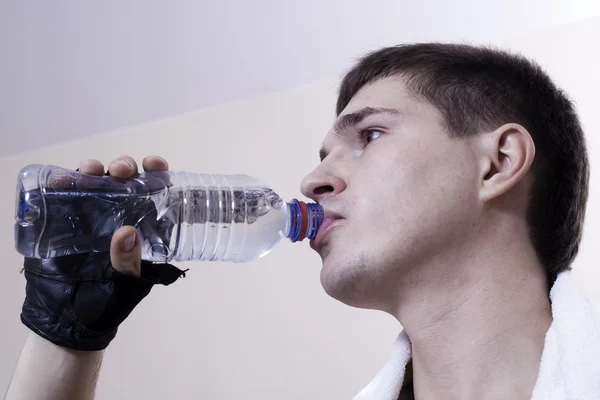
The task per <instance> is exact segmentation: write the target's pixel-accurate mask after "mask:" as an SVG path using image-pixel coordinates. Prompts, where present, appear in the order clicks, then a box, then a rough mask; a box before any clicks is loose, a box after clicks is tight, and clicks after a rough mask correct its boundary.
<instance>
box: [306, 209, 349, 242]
mask: <svg viewBox="0 0 600 400" xmlns="http://www.w3.org/2000/svg"><path fill="white" fill-rule="evenodd" d="M341 221H342V217H341V216H340V215H339V214H337V213H334V212H331V211H327V210H326V211H325V218H324V219H323V222H321V226H320V227H319V231H318V232H317V236H316V237H315V239H314V240H311V242H310V247H312V248H313V249H315V250H317V249H319V248H320V247H321V246H322V245H323V244H324V242H325V239H326V238H327V236H328V234H329V232H331V231H332V230H333V229H334V228H335V227H336V226H338V225H340V222H341Z"/></svg>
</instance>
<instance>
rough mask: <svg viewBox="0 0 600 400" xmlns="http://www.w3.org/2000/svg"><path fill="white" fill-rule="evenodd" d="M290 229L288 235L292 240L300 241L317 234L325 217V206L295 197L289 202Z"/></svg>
mask: <svg viewBox="0 0 600 400" xmlns="http://www.w3.org/2000/svg"><path fill="white" fill-rule="evenodd" d="M287 208H288V229H287V231H286V237H287V238H288V239H290V240H291V241H292V242H299V241H302V240H304V239H305V238H308V239H309V240H312V239H314V238H315V237H316V236H317V232H318V231H319V227H320V226H321V223H322V222H323V219H324V218H325V214H324V211H323V207H322V206H321V205H320V204H316V203H308V204H306V203H305V202H303V201H298V200H296V199H293V200H292V201H290V202H289V203H287Z"/></svg>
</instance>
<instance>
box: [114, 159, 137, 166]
mask: <svg viewBox="0 0 600 400" xmlns="http://www.w3.org/2000/svg"><path fill="white" fill-rule="evenodd" d="M115 165H120V166H122V167H126V168H133V165H131V164H129V162H128V161H125V160H119V161H117V162H116V164H115Z"/></svg>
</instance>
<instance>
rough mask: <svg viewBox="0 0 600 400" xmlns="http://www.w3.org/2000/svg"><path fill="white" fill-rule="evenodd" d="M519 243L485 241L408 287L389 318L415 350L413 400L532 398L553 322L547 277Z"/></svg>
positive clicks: (529, 251)
mask: <svg viewBox="0 0 600 400" xmlns="http://www.w3.org/2000/svg"><path fill="white" fill-rule="evenodd" d="M524 243H529V242H528V241H527V240H513V243H512V244H507V243H494V242H493V241H488V243H487V246H486V247H481V246H478V247H476V248H477V252H468V251H462V252H461V253H462V254H463V255H464V256H463V257H457V256H454V257H448V256H446V257H444V259H445V260H446V262H445V263H439V265H431V264H428V266H427V268H426V269H425V268H420V269H419V270H428V271H430V272H429V276H423V275H425V274H423V275H422V276H419V277H415V276H411V279H408V280H407V281H410V282H412V288H411V287H407V288H404V289H403V290H401V292H402V294H401V297H402V299H401V301H399V303H398V304H399V306H398V307H397V308H396V312H395V313H394V314H395V316H396V318H397V319H398V320H399V321H400V323H401V324H402V325H403V327H404V329H405V331H406V333H407V335H408V336H409V338H410V340H411V343H412V353H413V384H414V388H415V394H416V398H424V399H442V398H443V399H486V398H511V399H519V398H523V399H529V398H531V393H532V391H533V388H534V385H535V382H536V379H537V376H538V371H539V365H540V359H541V355H542V351H543V347H544V340H545V335H546V332H547V331H548V328H549V327H550V324H551V319H552V317H551V307H550V301H549V298H548V289H547V284H546V277H545V274H544V272H543V269H542V268H541V266H540V264H539V261H538V259H537V257H536V256H535V253H534V251H533V249H530V248H528V247H526V246H525V245H524ZM494 249H501V254H500V252H496V254H495V253H494ZM449 259H453V260H454V262H452V263H448V260H449ZM434 264H435V263H434ZM429 267H431V268H429ZM436 271H437V272H436ZM445 271H452V273H451V274H448V273H446V272H445ZM415 279H416V282H418V289H415V284H414V282H415ZM422 283H423V285H421V284H422Z"/></svg>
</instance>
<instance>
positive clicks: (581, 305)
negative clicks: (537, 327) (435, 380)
mask: <svg viewBox="0 0 600 400" xmlns="http://www.w3.org/2000/svg"><path fill="white" fill-rule="evenodd" d="M550 299H551V301H552V319H553V320H552V324H551V325H550V328H549V329H548V332H547V333H546V340H545V344H544V351H543V352H542V359H541V362H540V371H539V375H538V379H537V381H536V384H535V387H534V390H533V395H532V400H599V399H600V304H599V303H597V302H592V301H590V300H588V299H586V298H585V297H584V296H583V295H582V294H581V293H580V292H579V291H578V289H577V287H576V285H575V283H574V282H573V281H572V277H571V273H570V272H569V271H566V272H562V273H560V274H559V275H558V278H557V279H556V282H555V283H554V285H553V286H552V290H551V291H550ZM410 358H411V345H410V340H409V338H408V336H407V335H406V333H405V332H404V331H403V332H402V333H400V335H399V336H398V339H396V342H395V343H394V347H393V350H392V354H391V356H390V359H389V361H388V362H387V364H386V365H385V366H384V367H383V368H382V369H381V371H380V372H379V373H378V374H377V376H375V378H374V379H373V380H372V381H371V382H370V383H369V385H368V386H367V387H365V388H364V389H363V390H362V391H361V392H360V393H359V394H358V395H356V397H355V398H354V400H397V399H398V396H399V395H400V388H401V387H402V383H403V380H404V371H405V369H406V365H407V363H408V361H409V360H410Z"/></svg>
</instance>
